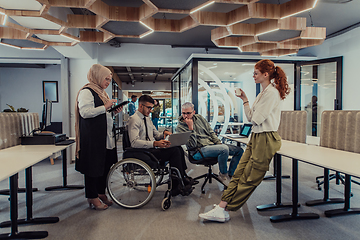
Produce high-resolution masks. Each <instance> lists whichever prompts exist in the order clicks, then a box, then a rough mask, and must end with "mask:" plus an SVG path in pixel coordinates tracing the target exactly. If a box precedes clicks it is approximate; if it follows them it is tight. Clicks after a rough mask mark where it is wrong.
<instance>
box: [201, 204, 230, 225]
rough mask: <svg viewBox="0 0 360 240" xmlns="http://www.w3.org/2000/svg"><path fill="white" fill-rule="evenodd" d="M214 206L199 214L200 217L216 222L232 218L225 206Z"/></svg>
mask: <svg viewBox="0 0 360 240" xmlns="http://www.w3.org/2000/svg"><path fill="white" fill-rule="evenodd" d="M214 206H215V207H214V208H213V209H212V210H210V211H208V212H207V213H201V214H199V217H201V218H203V219H206V220H210V221H216V222H226V221H229V220H230V215H229V212H228V211H225V209H224V208H221V207H219V205H216V204H214Z"/></svg>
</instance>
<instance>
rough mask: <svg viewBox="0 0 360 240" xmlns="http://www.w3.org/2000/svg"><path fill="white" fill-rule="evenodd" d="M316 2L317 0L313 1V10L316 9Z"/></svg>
mask: <svg viewBox="0 0 360 240" xmlns="http://www.w3.org/2000/svg"><path fill="white" fill-rule="evenodd" d="M318 1H319V0H315V2H314V5H313V8H315V7H316V4H317V2H318Z"/></svg>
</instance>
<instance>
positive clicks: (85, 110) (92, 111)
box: [78, 89, 115, 149]
mask: <svg viewBox="0 0 360 240" xmlns="http://www.w3.org/2000/svg"><path fill="white" fill-rule="evenodd" d="M78 104H79V112H80V116H81V117H83V118H85V119H86V118H94V117H96V116H99V115H100V114H103V113H106V123H107V134H106V148H107V149H113V148H114V147H115V139H114V134H113V131H112V129H113V119H112V116H111V113H109V112H107V111H106V109H105V106H104V105H103V106H99V107H95V103H94V96H93V95H92V93H91V91H90V90H89V89H83V90H81V91H80V93H79V97H78ZM90 131H91V129H90Z"/></svg>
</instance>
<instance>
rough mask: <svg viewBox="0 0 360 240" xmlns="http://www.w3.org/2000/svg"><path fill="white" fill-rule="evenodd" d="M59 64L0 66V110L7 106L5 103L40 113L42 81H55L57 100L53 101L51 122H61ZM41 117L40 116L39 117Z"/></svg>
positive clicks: (41, 106)
mask: <svg viewBox="0 0 360 240" xmlns="http://www.w3.org/2000/svg"><path fill="white" fill-rule="evenodd" d="M60 74H61V73H60V65H46V67H45V68H0V110H1V111H3V110H4V109H6V108H9V107H8V106H7V105H6V104H9V105H12V106H14V108H15V109H18V108H20V107H23V108H26V109H29V112H37V113H38V114H39V116H41V114H42V108H43V90H42V81H57V82H58V93H59V102H58V103H53V111H52V122H62V106H61V94H60V89H61V81H60V79H61V75H60ZM40 119H41V117H40Z"/></svg>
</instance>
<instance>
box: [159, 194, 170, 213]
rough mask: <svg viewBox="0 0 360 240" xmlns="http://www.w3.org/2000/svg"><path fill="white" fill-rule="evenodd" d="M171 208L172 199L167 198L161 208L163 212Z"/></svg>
mask: <svg viewBox="0 0 360 240" xmlns="http://www.w3.org/2000/svg"><path fill="white" fill-rule="evenodd" d="M170 206H171V199H170V198H169V197H166V198H164V199H163V200H162V202H161V208H162V210H164V211H165V210H168V209H169V208H170Z"/></svg>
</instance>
